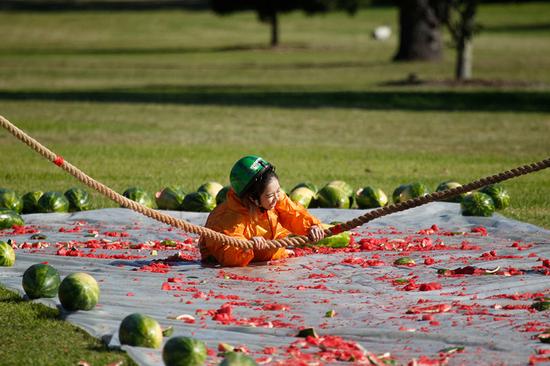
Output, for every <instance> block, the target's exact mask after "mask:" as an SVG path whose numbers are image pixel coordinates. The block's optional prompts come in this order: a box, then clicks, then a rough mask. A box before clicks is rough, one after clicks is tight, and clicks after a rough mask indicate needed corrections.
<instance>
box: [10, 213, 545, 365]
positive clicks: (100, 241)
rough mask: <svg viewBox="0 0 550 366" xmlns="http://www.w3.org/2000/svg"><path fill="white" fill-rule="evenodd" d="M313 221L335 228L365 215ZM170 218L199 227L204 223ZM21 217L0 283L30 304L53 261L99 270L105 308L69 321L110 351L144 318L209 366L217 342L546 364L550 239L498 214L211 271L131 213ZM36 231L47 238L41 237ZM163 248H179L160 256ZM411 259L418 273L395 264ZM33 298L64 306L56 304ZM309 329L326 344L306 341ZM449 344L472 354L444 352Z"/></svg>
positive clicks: (188, 238) (174, 236)
mask: <svg viewBox="0 0 550 366" xmlns="http://www.w3.org/2000/svg"><path fill="white" fill-rule="evenodd" d="M311 212H312V213H313V214H314V215H316V216H317V217H319V218H320V219H321V220H323V221H324V222H331V221H335V220H336V221H345V220H348V219H350V218H353V217H356V216H358V215H360V214H362V213H364V212H365V211H360V210H327V209H312V210H311ZM169 213H170V214H171V215H173V216H175V217H178V218H182V219H185V220H188V221H190V222H192V223H195V224H199V225H203V224H204V222H205V221H206V216H207V215H206V214H199V213H189V212H169ZM24 219H25V221H26V227H25V229H24V230H18V231H14V230H11V229H9V230H3V231H0V240H3V241H6V240H8V239H12V240H14V241H15V242H16V244H17V246H18V249H16V254H17V260H16V263H15V265H14V266H13V267H3V268H0V283H1V284H2V285H3V286H5V287H8V288H10V289H14V290H17V291H19V292H20V293H21V294H23V289H22V286H21V277H22V275H23V272H24V271H25V270H26V269H27V268H28V267H29V266H30V265H32V264H34V263H40V262H45V261H46V262H48V263H49V264H50V265H53V266H54V267H55V268H56V269H58V271H59V272H60V274H61V276H62V277H64V276H66V275H68V274H70V273H72V272H87V273H89V274H91V275H92V276H94V277H95V278H96V280H97V281H98V282H99V285H100V288H101V298H100V302H99V304H98V306H97V307H96V308H95V309H94V310H92V311H77V312H66V311H63V312H62V316H63V317H64V318H65V319H67V320H68V321H70V322H72V323H74V324H76V325H78V326H79V327H82V328H83V329H85V330H86V331H87V332H89V333H90V334H92V335H93V336H95V337H98V338H102V339H104V340H105V341H106V342H107V343H108V344H109V345H110V346H112V347H119V346H120V344H119V341H118V334H117V333H118V326H119V324H120V322H121V320H122V319H123V318H124V317H125V316H127V315H128V314H131V313H135V312H139V313H143V314H147V315H149V316H152V317H153V318H155V319H156V320H158V321H159V323H160V324H161V326H162V327H168V326H173V327H174V336H177V335H186V336H192V337H195V338H198V339H200V340H202V341H204V342H206V344H207V346H208V348H209V349H210V350H211V351H210V356H209V361H208V362H209V363H211V364H216V363H217V362H219V360H220V359H219V358H217V357H216V356H215V354H216V353H217V347H218V344H219V343H221V342H224V343H228V344H230V345H232V346H235V347H240V348H241V349H243V350H245V351H246V350H248V351H249V352H250V354H251V355H252V356H253V357H254V358H256V359H257V360H258V361H260V362H262V363H271V364H287V365H288V364H290V365H292V364H300V362H303V363H302V364H304V365H305V364H331V363H343V362H344V361H343V360H347V361H348V362H350V360H354V361H353V363H361V362H363V364H365V362H366V361H365V360H364V359H363V358H362V356H361V354H363V355H366V354H367V353H366V351H363V349H365V350H368V352H372V353H373V354H377V355H382V354H384V353H390V354H391V357H392V358H393V359H395V360H396V361H397V363H398V364H408V363H411V362H412V360H413V359H416V360H417V364H419V365H420V364H437V363H428V362H429V361H428V360H432V361H433V360H439V362H442V363H441V364H443V363H444V362H448V364H449V365H474V364H475V365H501V364H505V365H527V364H528V363H529V362H530V361H529V360H531V362H535V361H537V360H542V359H543V358H544V357H548V356H549V355H548V354H545V351H546V352H550V351H549V350H550V345H547V344H543V343H541V342H539V340H538V339H536V338H535V337H536V335H537V334H539V333H542V332H543V331H545V330H546V329H548V328H550V315H549V312H548V311H546V312H539V311H536V310H534V309H531V308H530V306H531V304H532V303H533V301H535V299H536V298H538V297H541V296H544V295H546V296H550V277H549V276H548V275H549V274H550V261H548V258H550V232H549V231H547V230H544V229H542V228H539V227H536V226H533V225H530V224H526V223H522V222H518V221H514V220H511V219H507V218H505V217H503V216H501V215H498V214H495V215H494V216H493V217H489V218H480V217H465V216H462V215H461V214H460V211H459V205H458V204H453V203H432V204H429V205H425V206H423V207H419V208H416V209H412V210H408V211H406V212H403V213H398V214H393V215H390V216H386V217H383V218H381V219H378V220H375V221H373V222H371V223H369V224H367V225H364V226H362V227H360V228H357V229H355V230H353V232H354V234H353V241H354V244H353V245H352V246H351V247H350V248H348V249H339V250H325V249H321V250H318V253H312V251H311V250H309V251H306V252H304V251H303V250H300V249H296V254H297V255H298V256H296V257H294V258H289V259H287V260H284V261H279V262H272V263H261V264H255V265H251V266H249V267H245V268H220V267H212V266H210V267H207V266H201V263H200V261H199V253H198V250H197V248H196V239H197V238H196V236H193V235H189V234H187V233H184V232H182V231H180V230H178V229H173V228H170V227H168V226H166V225H163V224H160V223H158V222H156V221H153V220H151V219H148V218H145V217H143V216H141V215H139V214H136V213H134V212H132V211H130V210H126V209H102V210H94V211H87V212H79V213H71V214H32V215H25V216H24ZM433 225H435V226H433ZM485 231H486V233H487V234H486V235H485ZM37 232H39V233H41V234H43V235H45V236H46V238H45V239H31V236H32V235H34V234H36V233H37ZM35 238H36V237H35ZM165 239H170V240H173V241H174V242H175V243H176V244H177V247H168V248H165V247H163V246H162V245H161V243H160V242H161V241H162V240H165ZM172 244H174V243H172ZM178 253H180V254H178ZM304 254H305V255H304ZM86 255H88V257H86ZM403 256H408V257H411V258H413V259H414V260H415V262H416V265H414V266H398V265H395V264H394V261H395V260H396V259H397V258H400V257H403ZM169 257H171V258H172V259H175V258H176V257H177V258H179V260H177V261H175V260H171V261H167V260H166V259H167V258H169ZM545 260H546V261H545ZM438 269H450V270H455V272H447V273H446V274H438ZM457 269H458V271H456V270H457ZM485 270H489V271H493V272H495V273H493V274H483V273H484V271H485ZM440 272H441V271H440ZM461 272H462V273H461ZM35 301H40V302H43V303H45V304H49V305H52V306H59V300H58V299H57V298H54V299H41V300H35ZM330 310H332V311H333V312H332V314H331V312H330ZM327 312H328V313H327ZM331 315H333V316H331ZM178 317H179V318H178ZM176 318H178V319H176ZM309 327H312V328H314V329H315V330H316V332H317V333H318V334H319V336H320V337H321V338H319V339H317V340H314V339H311V338H309V339H307V340H306V339H304V338H297V337H296V334H297V333H298V331H299V330H300V329H302V328H309ZM358 345H359V346H360V347H359V346H358ZM448 347H464V350H463V351H462V352H454V353H453V352H447V353H441V352H440V351H441V350H443V349H446V348H448ZM122 348H123V349H124V350H126V351H127V352H128V353H129V354H130V356H131V357H132V358H133V359H134V360H135V361H136V362H137V363H138V364H140V365H162V358H161V350H153V349H146V348H139V347H128V346H122ZM347 351H349V352H351V353H349V352H348V353H346V352H347ZM354 352H360V355H359V356H357V353H355V359H351V358H350V354H352V353H354ZM386 356H387V355H386ZM338 359H339V360H340V361H338ZM422 362H424V363H422ZM433 362H438V361H433ZM366 364H368V363H366ZM411 364H412V363H411Z"/></svg>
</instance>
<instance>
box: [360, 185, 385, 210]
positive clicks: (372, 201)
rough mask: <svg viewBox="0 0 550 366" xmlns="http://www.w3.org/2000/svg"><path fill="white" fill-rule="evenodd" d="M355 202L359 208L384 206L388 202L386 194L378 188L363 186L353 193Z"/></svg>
mask: <svg viewBox="0 0 550 366" xmlns="http://www.w3.org/2000/svg"><path fill="white" fill-rule="evenodd" d="M355 202H357V207H359V208H363V209H364V208H376V207H384V206H386V205H387V204H388V196H386V193H384V191H383V190H381V189H380V188H373V187H370V186H369V187H365V188H361V189H359V190H358V191H357V192H356V193H355Z"/></svg>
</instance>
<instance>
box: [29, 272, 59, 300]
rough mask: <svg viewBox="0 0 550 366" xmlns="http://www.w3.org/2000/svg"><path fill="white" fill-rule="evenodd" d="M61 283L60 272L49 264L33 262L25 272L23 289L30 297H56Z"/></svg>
mask: <svg viewBox="0 0 550 366" xmlns="http://www.w3.org/2000/svg"><path fill="white" fill-rule="evenodd" d="M60 283H61V278H60V277H59V273H58V272H57V270H56V269H55V268H53V267H52V266H50V265H48V264H41V263H39V264H33V265H32V266H30V267H29V268H27V270H26V271H25V273H23V289H24V290H25V293H26V294H27V296H28V297H29V299H38V298H41V297H55V295H57V291H58V289H59V284H60Z"/></svg>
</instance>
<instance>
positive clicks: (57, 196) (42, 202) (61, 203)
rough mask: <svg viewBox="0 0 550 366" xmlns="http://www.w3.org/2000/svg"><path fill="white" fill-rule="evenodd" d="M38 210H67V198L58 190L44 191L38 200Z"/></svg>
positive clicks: (46, 211)
mask: <svg viewBox="0 0 550 366" xmlns="http://www.w3.org/2000/svg"><path fill="white" fill-rule="evenodd" d="M38 210H39V211H40V212H42V213H50V212H69V200H67V198H66V197H65V196H64V195H63V193H60V192H46V193H44V194H43V195H42V197H40V199H39V200H38Z"/></svg>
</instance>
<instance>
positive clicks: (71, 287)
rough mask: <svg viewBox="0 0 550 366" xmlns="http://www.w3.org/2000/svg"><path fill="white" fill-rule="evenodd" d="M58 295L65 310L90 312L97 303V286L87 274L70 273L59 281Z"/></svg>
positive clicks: (93, 279)
mask: <svg viewBox="0 0 550 366" xmlns="http://www.w3.org/2000/svg"><path fill="white" fill-rule="evenodd" d="M58 295H59V301H60V302H61V305H63V308H65V309H66V310H70V311H73V310H91V309H93V308H94V307H95V306H96V304H97V302H98V301H99V285H98V284H97V281H96V280H95V278H93V277H92V276H90V275H89V274H87V273H82V272H76V273H71V274H70V275H68V276H67V277H65V278H64V279H63V281H61V284H60V285H59V293H58Z"/></svg>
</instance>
